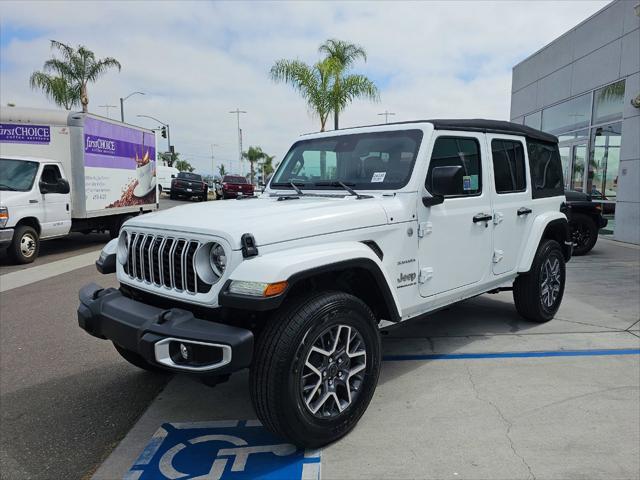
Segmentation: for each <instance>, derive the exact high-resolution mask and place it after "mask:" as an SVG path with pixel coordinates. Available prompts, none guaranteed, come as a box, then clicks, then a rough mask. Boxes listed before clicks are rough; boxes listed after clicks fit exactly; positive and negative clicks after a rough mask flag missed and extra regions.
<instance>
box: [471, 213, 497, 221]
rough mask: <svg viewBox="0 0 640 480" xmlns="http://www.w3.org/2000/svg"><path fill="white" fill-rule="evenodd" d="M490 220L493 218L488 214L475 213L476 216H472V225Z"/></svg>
mask: <svg viewBox="0 0 640 480" xmlns="http://www.w3.org/2000/svg"><path fill="white" fill-rule="evenodd" d="M492 218H493V217H492V216H491V215H489V214H488V213H477V214H475V215H474V216H473V223H478V222H488V221H489V220H491V219H492Z"/></svg>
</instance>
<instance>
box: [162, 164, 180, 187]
mask: <svg viewBox="0 0 640 480" xmlns="http://www.w3.org/2000/svg"><path fill="white" fill-rule="evenodd" d="M178 173H180V170H178V169H177V168H174V167H165V166H164V165H158V166H157V167H156V179H157V182H158V193H159V194H161V193H162V192H167V193H169V192H170V190H171V179H172V178H174V177H177V176H178Z"/></svg>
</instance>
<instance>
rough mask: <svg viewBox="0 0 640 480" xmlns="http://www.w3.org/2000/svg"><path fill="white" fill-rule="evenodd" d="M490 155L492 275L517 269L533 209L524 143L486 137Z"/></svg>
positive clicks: (517, 140)
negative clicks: (492, 196) (493, 193)
mask: <svg viewBox="0 0 640 480" xmlns="http://www.w3.org/2000/svg"><path fill="white" fill-rule="evenodd" d="M487 144H488V146H489V150H490V152H491V162H488V163H490V164H491V166H492V179H493V181H492V188H493V189H494V191H495V195H494V198H493V255H492V264H493V267H492V269H493V273H494V274H495V275H500V274H503V273H507V272H512V271H514V270H515V269H516V265H517V262H518V255H519V253H520V251H521V249H522V245H523V244H524V241H525V238H526V235H527V233H528V231H529V229H530V228H531V222H532V218H533V215H532V213H533V205H532V200H531V189H530V183H531V182H530V180H529V178H528V176H529V174H528V170H529V169H528V168H527V160H526V145H525V143H524V139H523V138H520V137H517V136H512V135H495V134H488V135H487Z"/></svg>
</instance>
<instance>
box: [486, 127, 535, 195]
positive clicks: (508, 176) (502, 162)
mask: <svg viewBox="0 0 640 480" xmlns="http://www.w3.org/2000/svg"><path fill="white" fill-rule="evenodd" d="M491 156H492V157H493V176H494V177H495V183H496V192H498V193H514V192H523V191H525V190H526V189H527V176H526V174H525V166H524V147H523V146H522V143H521V142H518V141H514V140H499V139H493V140H491Z"/></svg>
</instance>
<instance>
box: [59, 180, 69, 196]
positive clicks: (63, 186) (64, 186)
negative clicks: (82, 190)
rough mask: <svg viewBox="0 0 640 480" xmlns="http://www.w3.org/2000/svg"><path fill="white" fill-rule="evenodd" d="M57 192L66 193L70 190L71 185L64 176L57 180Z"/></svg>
mask: <svg viewBox="0 0 640 480" xmlns="http://www.w3.org/2000/svg"><path fill="white" fill-rule="evenodd" d="M57 191H58V193H64V194H67V193H69V192H70V191H71V187H70V186H69V182H67V181H66V180H65V179H64V178H61V179H59V180H58V184H57Z"/></svg>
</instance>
